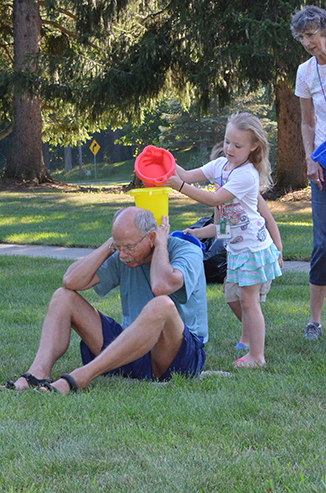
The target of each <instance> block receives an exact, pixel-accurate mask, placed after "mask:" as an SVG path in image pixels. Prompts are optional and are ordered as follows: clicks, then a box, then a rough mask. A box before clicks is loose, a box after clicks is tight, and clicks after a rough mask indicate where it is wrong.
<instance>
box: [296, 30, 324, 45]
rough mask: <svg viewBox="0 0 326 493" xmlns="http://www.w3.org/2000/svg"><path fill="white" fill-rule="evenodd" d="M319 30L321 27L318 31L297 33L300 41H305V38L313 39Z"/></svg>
mask: <svg viewBox="0 0 326 493" xmlns="http://www.w3.org/2000/svg"><path fill="white" fill-rule="evenodd" d="M318 31H320V27H319V28H318V29H317V30H316V31H314V32H310V33H309V32H308V33H304V34H297V35H296V39H297V40H298V41H300V43H303V41H304V40H305V39H307V40H308V41H312V40H313V39H314V37H315V35H316V34H317V33H318Z"/></svg>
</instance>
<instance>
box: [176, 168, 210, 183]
mask: <svg viewBox="0 0 326 493" xmlns="http://www.w3.org/2000/svg"><path fill="white" fill-rule="evenodd" d="M176 174H177V175H178V176H179V177H180V178H181V180H182V181H185V182H186V183H196V182H200V181H206V180H207V178H206V176H205V175H204V173H203V171H202V170H201V168H195V169H189V170H186V169H183V168H182V167H181V166H179V165H178V164H177V165H176ZM180 186H181V184H180Z"/></svg>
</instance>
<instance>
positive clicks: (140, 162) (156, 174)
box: [135, 146, 176, 187]
mask: <svg viewBox="0 0 326 493" xmlns="http://www.w3.org/2000/svg"><path fill="white" fill-rule="evenodd" d="M175 161H176V160H175V158H174V157H173V155H172V154H171V152H169V151H167V150H166V149H161V148H160V147H155V146H147V147H145V149H144V150H143V152H141V153H140V154H139V156H138V157H137V159H136V162H135V173H136V175H137V176H138V178H140V179H141V180H142V181H143V182H144V185H145V187H157V186H160V185H164V184H165V183H166V182H167V180H168V178H170V176H172V175H173V173H174V171H175Z"/></svg>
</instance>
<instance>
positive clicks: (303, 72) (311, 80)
mask: <svg viewBox="0 0 326 493" xmlns="http://www.w3.org/2000/svg"><path fill="white" fill-rule="evenodd" d="M318 70H319V74H320V79H321V83H322V84H323V88H324V92H325V96H326V65H318ZM295 95H296V96H299V98H303V99H310V98H312V101H313V104H314V109H315V116H316V120H317V121H316V128H315V142H314V145H315V149H316V148H317V147H318V146H320V144H322V143H323V142H325V140H326V101H325V99H324V95H323V91H322V89H321V85H320V81H319V77H318V72H317V65H316V57H312V58H309V60H307V61H306V62H304V63H302V64H301V65H299V67H298V71H297V78H296V83H295Z"/></svg>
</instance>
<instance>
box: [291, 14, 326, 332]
mask: <svg viewBox="0 0 326 493" xmlns="http://www.w3.org/2000/svg"><path fill="white" fill-rule="evenodd" d="M291 31H292V34H293V36H294V38H295V39H297V40H298V41H300V43H301V44H302V46H303V47H304V48H305V50H306V51H307V52H308V53H309V54H310V55H312V58H309V60H307V61H306V62H305V63H303V64H302V65H300V66H299V68H298V72H297V80H296V87H295V94H296V96H299V98H300V106H301V131H302V138H303V144H304V148H305V152H306V160H307V173H308V177H309V178H310V181H311V202H312V219H313V235H314V248H313V252H312V258H311V264H310V279H309V281H310V321H309V323H308V324H307V326H306V327H305V338H306V339H310V340H316V339H318V338H319V337H320V336H321V335H322V326H321V314H322V310H323V305H324V300H325V294H326V182H325V178H326V172H325V170H324V168H323V167H322V166H321V165H320V164H319V163H316V162H314V161H313V160H312V158H311V154H312V153H313V152H314V150H315V149H316V148H317V147H318V146H319V145H320V144H322V143H323V142H324V141H326V11H325V10H323V9H321V8H319V7H315V6H308V7H306V8H304V9H303V10H301V11H299V12H297V13H296V14H295V15H294V16H293V17H292V23H291Z"/></svg>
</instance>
